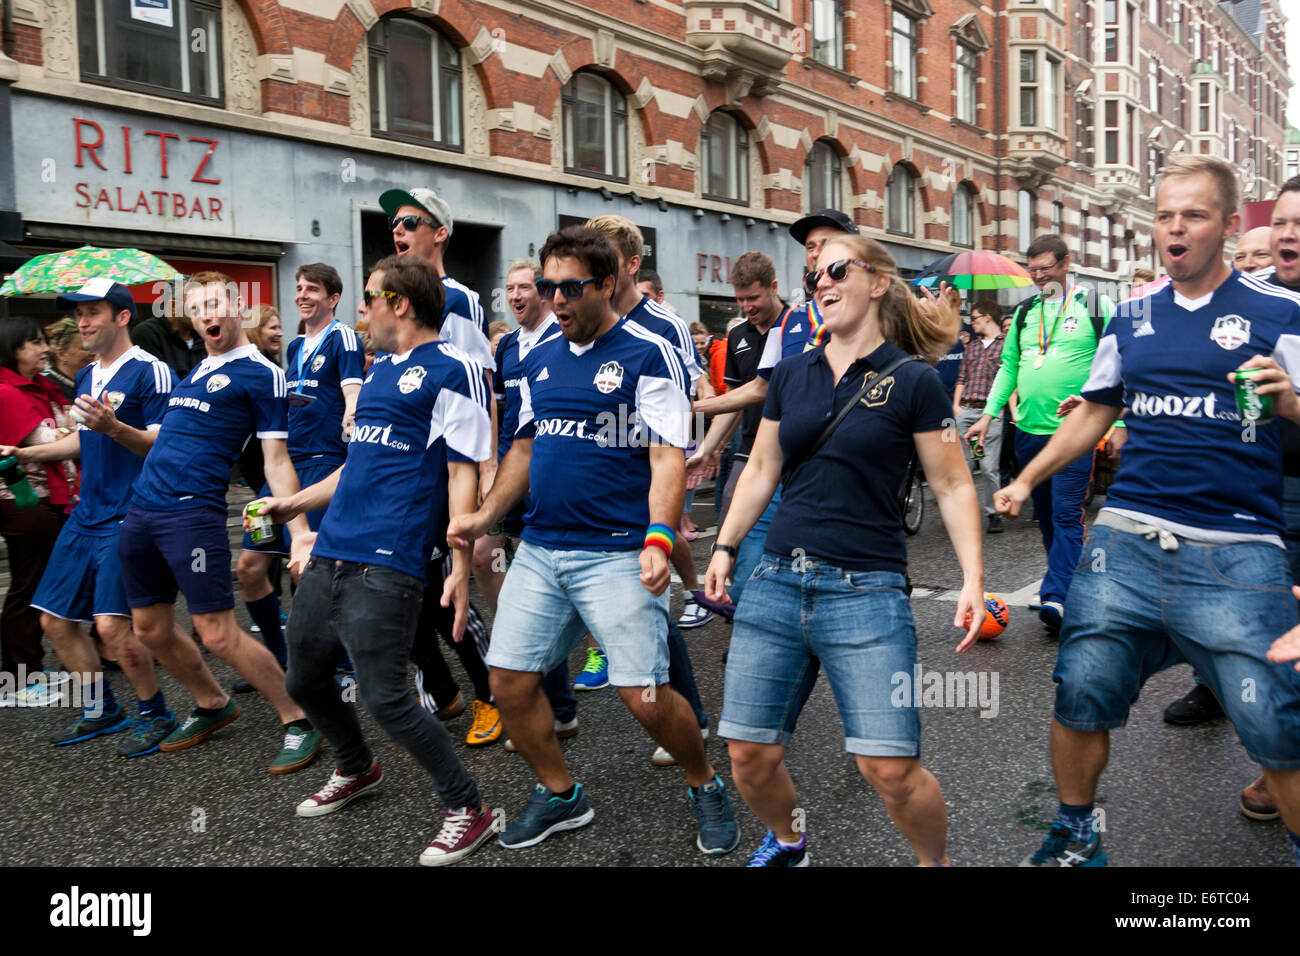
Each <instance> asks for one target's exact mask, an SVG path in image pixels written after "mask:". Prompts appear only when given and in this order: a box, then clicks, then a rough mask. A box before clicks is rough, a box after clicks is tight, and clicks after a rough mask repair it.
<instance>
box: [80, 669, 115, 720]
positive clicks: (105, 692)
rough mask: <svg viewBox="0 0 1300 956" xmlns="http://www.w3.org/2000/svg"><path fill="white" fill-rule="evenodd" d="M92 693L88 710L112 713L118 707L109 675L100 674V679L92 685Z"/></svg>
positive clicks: (88, 701) (88, 700)
mask: <svg viewBox="0 0 1300 956" xmlns="http://www.w3.org/2000/svg"><path fill="white" fill-rule="evenodd" d="M90 688H91V690H90V694H89V696H88V698H87V701H86V703H87V704H88V706H87V707H86V709H87V710H101V708H102V710H101V713H105V714H107V713H110V712H111V711H112V710H113V709H114V708H115V707H117V698H116V697H114V696H113V685H112V684H110V683H109V682H108V676H107V675H105V674H100V675H99V680H98V681H96V682H95V683H93V684H91V685H90Z"/></svg>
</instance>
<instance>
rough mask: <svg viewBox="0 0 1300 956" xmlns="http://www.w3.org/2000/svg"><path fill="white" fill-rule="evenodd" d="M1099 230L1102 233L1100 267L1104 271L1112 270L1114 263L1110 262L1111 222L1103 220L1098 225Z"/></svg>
mask: <svg viewBox="0 0 1300 956" xmlns="http://www.w3.org/2000/svg"><path fill="white" fill-rule="evenodd" d="M1098 228H1099V230H1100V231H1101V263H1100V266H1101V268H1102V269H1110V268H1111V266H1112V263H1111V261H1110V229H1111V224H1110V220H1109V219H1102V220H1101V222H1100V223H1099V224H1098Z"/></svg>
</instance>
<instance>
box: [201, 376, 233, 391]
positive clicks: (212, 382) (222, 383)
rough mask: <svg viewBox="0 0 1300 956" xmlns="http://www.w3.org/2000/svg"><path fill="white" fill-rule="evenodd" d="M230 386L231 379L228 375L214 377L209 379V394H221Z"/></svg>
mask: <svg viewBox="0 0 1300 956" xmlns="http://www.w3.org/2000/svg"><path fill="white" fill-rule="evenodd" d="M229 384H230V377H229V376H228V375H214V376H212V378H210V379H208V385H207V388H208V392H209V393H211V392H219V391H221V390H222V389H223V388H225V387H226V386H227V385H229Z"/></svg>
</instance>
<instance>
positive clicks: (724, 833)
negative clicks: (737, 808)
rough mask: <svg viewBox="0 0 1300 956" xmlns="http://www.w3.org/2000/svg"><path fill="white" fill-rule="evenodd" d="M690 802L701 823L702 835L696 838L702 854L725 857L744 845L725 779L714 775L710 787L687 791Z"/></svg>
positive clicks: (688, 788)
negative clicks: (740, 845)
mask: <svg viewBox="0 0 1300 956" xmlns="http://www.w3.org/2000/svg"><path fill="white" fill-rule="evenodd" d="M686 799H687V801H688V802H689V803H690V805H691V809H692V810H694V811H695V819H696V820H698V821H699V823H700V835H699V836H697V837H696V838H695V845H696V846H697V847H699V848H700V852H701V853H707V854H708V855H709V856H721V855H722V854H724V853H730V852H731V851H732V850H734V849H735V848H736V845H737V844H738V843H740V826H739V825H738V824H737V823H736V814H735V813H733V812H732V810H731V801H730V800H728V799H727V785H726V784H725V783H723V782H722V778H721V777H719V776H717V775H716V774H715V775H714V777H713V779H712V780H710V781H709V782H708V783H705V784H701V785H700V787H699V789H698V790H697V789H696V788H695V787H687V788H686Z"/></svg>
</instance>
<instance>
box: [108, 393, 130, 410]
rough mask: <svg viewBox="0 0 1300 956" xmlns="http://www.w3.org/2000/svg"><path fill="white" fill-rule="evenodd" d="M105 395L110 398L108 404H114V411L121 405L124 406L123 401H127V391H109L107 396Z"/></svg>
mask: <svg viewBox="0 0 1300 956" xmlns="http://www.w3.org/2000/svg"><path fill="white" fill-rule="evenodd" d="M104 397H105V398H107V399H108V404H110V405H112V406H113V409H114V411H116V410H117V409H119V408H121V407H122V403H123V402H124V401H126V393H125V392H109V393H108V394H107V395H106V396H104Z"/></svg>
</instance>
